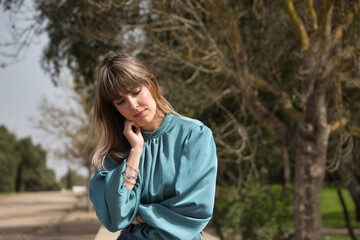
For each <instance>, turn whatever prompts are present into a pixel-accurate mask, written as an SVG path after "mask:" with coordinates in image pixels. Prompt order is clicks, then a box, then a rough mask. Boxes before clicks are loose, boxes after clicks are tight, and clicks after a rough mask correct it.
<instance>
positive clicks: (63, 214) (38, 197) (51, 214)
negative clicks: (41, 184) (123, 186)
mask: <svg viewBox="0 0 360 240" xmlns="http://www.w3.org/2000/svg"><path fill="white" fill-rule="evenodd" d="M85 204H86V198H85V197H84V196H81V195H76V194H74V193H69V192H67V193H62V192H37V193H20V194H11V195H3V196H0V240H46V239H49V240H65V239H66V240H75V239H76V240H85V239H86V240H88V239H94V238H95V236H96V233H97V231H98V229H99V227H100V224H99V222H98V221H97V219H96V216H95V214H94V213H93V212H92V213H87V212H86V211H85V210H86V207H85Z"/></svg>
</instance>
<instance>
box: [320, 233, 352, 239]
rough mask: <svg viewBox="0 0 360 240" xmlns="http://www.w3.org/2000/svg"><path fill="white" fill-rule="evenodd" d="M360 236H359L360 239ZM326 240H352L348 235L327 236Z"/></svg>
mask: <svg viewBox="0 0 360 240" xmlns="http://www.w3.org/2000/svg"><path fill="white" fill-rule="evenodd" d="M358 237H359V236H357V238H358ZM324 240H351V237H349V236H348V235H335V234H334V235H325V236H324Z"/></svg>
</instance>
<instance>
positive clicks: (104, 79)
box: [92, 53, 177, 169]
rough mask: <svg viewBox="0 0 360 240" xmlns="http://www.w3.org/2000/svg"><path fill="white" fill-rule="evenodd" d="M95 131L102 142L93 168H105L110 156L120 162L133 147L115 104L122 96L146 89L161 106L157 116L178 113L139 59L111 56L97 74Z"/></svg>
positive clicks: (119, 54)
mask: <svg viewBox="0 0 360 240" xmlns="http://www.w3.org/2000/svg"><path fill="white" fill-rule="evenodd" d="M96 80H97V83H96V84H97V85H96V90H95V102H94V116H93V128H92V129H93V130H97V134H96V135H97V136H99V141H98V143H97V146H96V148H95V150H94V154H93V157H92V163H93V165H94V166H95V167H96V168H98V169H104V160H105V157H106V155H109V157H110V158H112V159H113V160H115V161H117V162H119V163H120V162H121V161H122V160H123V159H124V158H126V157H127V156H128V154H129V151H130V148H131V147H130V144H129V142H128V141H127V139H126V138H125V136H124V135H123V128H124V121H125V118H124V117H123V116H122V115H121V114H120V113H119V112H118V111H117V109H116V108H115V106H114V105H113V101H114V100H115V99H117V98H118V97H119V92H120V93H125V94H127V93H130V91H131V90H133V89H134V88H137V87H139V86H146V87H147V88H148V89H149V90H150V93H151V94H152V97H153V98H154V100H155V102H156V106H157V113H165V114H166V113H173V114H177V113H176V112H175V110H174V109H173V107H172V106H171V105H170V103H169V102H168V101H167V100H166V99H165V98H164V96H163V95H162V92H161V90H160V87H159V85H158V82H157V80H156V78H155V76H154V74H153V73H152V72H151V71H150V70H149V69H148V68H147V67H146V66H145V65H144V64H143V63H141V62H140V61H139V60H137V59H136V58H134V57H132V56H130V55H128V54H125V53H110V54H108V55H107V56H105V58H104V59H103V60H102V62H101V63H100V64H99V66H98V68H97V73H96Z"/></svg>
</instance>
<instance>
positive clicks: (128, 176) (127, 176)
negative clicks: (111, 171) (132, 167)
mask: <svg viewBox="0 0 360 240" xmlns="http://www.w3.org/2000/svg"><path fill="white" fill-rule="evenodd" d="M124 174H125V175H126V178H128V179H137V176H133V175H131V174H130V173H128V172H126V171H125V173H124Z"/></svg>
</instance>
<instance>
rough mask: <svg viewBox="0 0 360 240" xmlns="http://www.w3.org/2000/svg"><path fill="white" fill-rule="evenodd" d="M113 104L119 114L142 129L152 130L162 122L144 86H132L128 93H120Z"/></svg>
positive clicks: (154, 103) (152, 99)
mask: <svg viewBox="0 0 360 240" xmlns="http://www.w3.org/2000/svg"><path fill="white" fill-rule="evenodd" d="M113 104H114V106H115V108H116V109H117V110H118V111H119V113H120V114H121V115H123V116H124V117H125V118H126V119H127V120H129V121H134V122H135V123H136V124H137V125H138V126H139V127H140V128H141V129H143V130H144V131H148V132H153V131H155V130H156V129H157V128H158V127H159V126H160V124H161V122H162V119H161V116H157V114H156V113H157V111H156V109H157V107H156V102H155V100H154V98H153V96H152V95H151V92H150V90H149V89H148V88H147V87H145V86H140V87H137V88H134V89H132V90H131V91H130V93H128V94H123V93H120V97H119V98H118V99H115V100H114V101H113Z"/></svg>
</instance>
